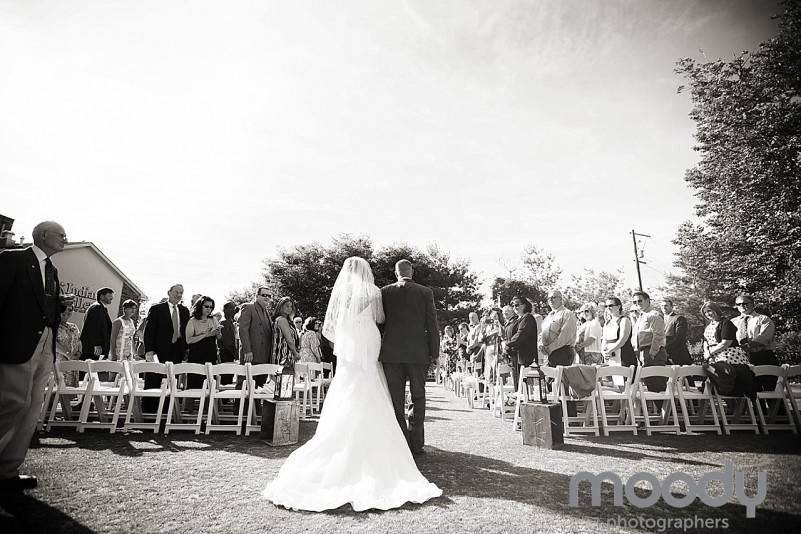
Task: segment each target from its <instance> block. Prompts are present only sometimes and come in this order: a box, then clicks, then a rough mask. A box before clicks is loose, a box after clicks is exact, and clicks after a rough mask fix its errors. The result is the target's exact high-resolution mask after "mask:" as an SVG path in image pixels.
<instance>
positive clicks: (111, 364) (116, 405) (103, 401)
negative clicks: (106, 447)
mask: <svg viewBox="0 0 801 534" xmlns="http://www.w3.org/2000/svg"><path fill="white" fill-rule="evenodd" d="M87 363H88V364H89V374H90V375H91V380H90V381H89V387H88V388H87V390H86V396H85V397H84V399H83V408H84V411H83V413H85V414H86V417H85V418H84V420H83V422H82V423H80V426H79V427H78V430H81V429H82V428H108V429H109V432H110V433H112V434H113V433H114V432H116V431H117V423H118V422H119V420H120V412H121V411H122V405H123V403H124V402H125V397H126V396H127V395H128V392H129V391H130V388H129V386H128V376H127V373H126V371H125V365H124V364H123V362H121V361H108V360H97V361H96V360H87ZM100 373H104V374H109V375H110V377H111V378H112V380H107V381H101V380H100V378H99V376H100ZM90 403H91V404H92V405H94V407H95V410H96V413H97V419H96V420H93V421H90V420H89V418H90V417H91V411H90ZM109 411H111V412H112V416H111V419H110V420H109V417H108V412H109Z"/></svg>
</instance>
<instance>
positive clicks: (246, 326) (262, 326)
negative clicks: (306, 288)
mask: <svg viewBox="0 0 801 534" xmlns="http://www.w3.org/2000/svg"><path fill="white" fill-rule="evenodd" d="M272 302H273V296H272V293H270V290H269V289H268V288H266V287H263V286H262V287H259V288H257V289H256V295H255V296H254V298H253V302H249V303H247V304H243V305H242V308H241V310H240V311H239V319H237V323H238V325H239V352H240V353H241V355H242V357H241V360H240V361H241V362H242V363H243V364H244V363H254V364H257V363H272V359H271V358H272V354H273V318H272V314H271V313H270V307H271V306H272ZM293 329H294V328H293ZM266 381H267V376H266V375H258V376H257V377H256V385H257V386H259V387H261V386H263V385H264V384H265V383H266Z"/></svg>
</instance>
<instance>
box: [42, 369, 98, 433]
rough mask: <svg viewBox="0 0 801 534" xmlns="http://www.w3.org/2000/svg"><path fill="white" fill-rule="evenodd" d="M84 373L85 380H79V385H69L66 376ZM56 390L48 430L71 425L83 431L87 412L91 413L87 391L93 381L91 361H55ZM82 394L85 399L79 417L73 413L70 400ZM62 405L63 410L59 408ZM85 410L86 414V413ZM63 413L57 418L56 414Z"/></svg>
mask: <svg viewBox="0 0 801 534" xmlns="http://www.w3.org/2000/svg"><path fill="white" fill-rule="evenodd" d="M73 372H76V373H82V374H83V375H84V378H83V380H80V381H79V382H78V385H77V386H69V385H67V381H66V376H67V375H69V374H70V373H73ZM55 382H56V384H55V391H53V400H52V404H51V407H50V416H49V419H48V421H47V431H48V432H49V431H50V429H51V428H53V427H54V426H71V427H73V428H75V429H77V430H78V432H83V427H82V426H81V423H82V422H84V421H85V420H86V414H88V413H89V402H88V400H87V398H86V392H87V390H88V389H89V385H90V383H91V382H92V375H91V374H90V373H89V363H88V362H87V361H86V360H70V361H58V360H56V363H55ZM75 396H80V397H81V398H82V399H83V401H84V402H83V403H82V404H81V409H80V410H79V413H78V414H77V415H78V417H77V419H76V418H75V414H74V413H73V409H72V406H71V405H70V401H71V400H72V399H73V398H74V397H75ZM59 405H61V411H60V412H59V410H58V409H57V408H58V406H59ZM84 411H85V412H86V414H84ZM59 413H61V415H62V419H56V416H57V415H58V414H59Z"/></svg>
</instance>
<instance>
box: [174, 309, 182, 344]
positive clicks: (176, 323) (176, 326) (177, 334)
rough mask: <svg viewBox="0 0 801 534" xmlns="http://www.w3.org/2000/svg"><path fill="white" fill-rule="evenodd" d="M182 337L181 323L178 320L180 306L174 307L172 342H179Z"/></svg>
mask: <svg viewBox="0 0 801 534" xmlns="http://www.w3.org/2000/svg"><path fill="white" fill-rule="evenodd" d="M180 337H181V323H180V321H179V320H178V306H177V305H173V306H172V342H173V343H175V342H176V341H178V338H180Z"/></svg>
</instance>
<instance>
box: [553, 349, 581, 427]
mask: <svg viewBox="0 0 801 534" xmlns="http://www.w3.org/2000/svg"><path fill="white" fill-rule="evenodd" d="M575 357H576V354H575V352H573V347H571V346H570V345H565V346H564V347H559V348H558V349H555V350H552V351H551V353H550V354H548V367H556V366H557V365H561V366H565V367H566V366H568V365H573V361H574V359H575ZM557 387H559V386H558V385H557ZM577 414H578V411H577V410H576V403H575V402H568V403H567V416H568V417H576V415H577Z"/></svg>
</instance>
